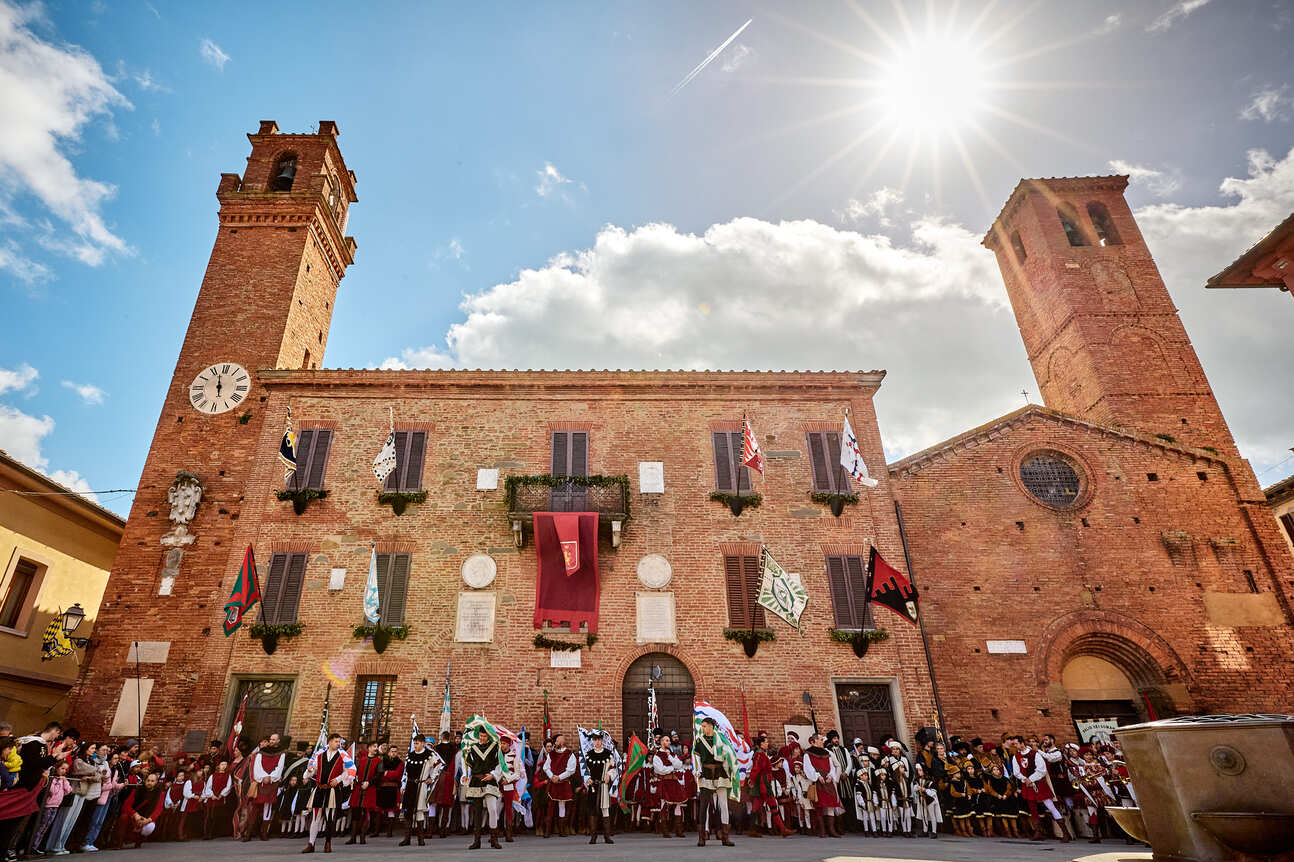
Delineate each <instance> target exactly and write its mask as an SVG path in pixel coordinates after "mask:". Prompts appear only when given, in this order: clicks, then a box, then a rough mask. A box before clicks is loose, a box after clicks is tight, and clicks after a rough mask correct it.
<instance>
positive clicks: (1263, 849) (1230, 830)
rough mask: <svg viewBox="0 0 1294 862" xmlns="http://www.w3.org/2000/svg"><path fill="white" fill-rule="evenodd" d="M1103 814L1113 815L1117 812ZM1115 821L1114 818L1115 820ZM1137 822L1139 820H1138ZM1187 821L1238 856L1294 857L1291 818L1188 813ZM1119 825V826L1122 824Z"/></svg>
mask: <svg viewBox="0 0 1294 862" xmlns="http://www.w3.org/2000/svg"><path fill="white" fill-rule="evenodd" d="M1106 810H1107V811H1110V812H1114V811H1116V810H1117V809H1114V808H1107V809H1106ZM1138 814H1140V812H1138ZM1118 819H1119V818H1118V817H1117V816H1116V817H1115V820H1118ZM1137 819H1138V820H1140V819H1141V818H1140V816H1138V818H1137ZM1191 819H1192V820H1194V821H1195V822H1196V823H1198V824H1200V827H1201V828H1203V829H1204V830H1205V831H1206V832H1208V833H1209V834H1210V835H1212V836H1213V837H1214V838H1216V839H1218V841H1220V842H1222V843H1223V844H1225V845H1226V846H1227V847H1228V848H1230V849H1231V850H1235V851H1237V852H1239V853H1246V854H1248V855H1250V856H1278V855H1283V854H1287V853H1294V814H1286V813H1282V812H1278V811H1192V812H1191ZM1119 825H1121V826H1122V825H1123V824H1122V822H1120V824H1119Z"/></svg>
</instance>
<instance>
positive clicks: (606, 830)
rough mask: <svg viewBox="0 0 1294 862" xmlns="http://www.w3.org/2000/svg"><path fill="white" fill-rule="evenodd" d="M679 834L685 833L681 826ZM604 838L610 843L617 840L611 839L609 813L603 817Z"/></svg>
mask: <svg viewBox="0 0 1294 862" xmlns="http://www.w3.org/2000/svg"><path fill="white" fill-rule="evenodd" d="M678 834H679V835H680V836H682V834H683V830H682V828H680V829H679V833H678ZM602 840H603V841H605V842H606V843H608V844H614V843H616V842H614V841H612V840H611V815H609V814H607V815H604V816H603V817H602Z"/></svg>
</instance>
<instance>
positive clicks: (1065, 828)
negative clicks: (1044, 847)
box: [1056, 817, 1074, 844]
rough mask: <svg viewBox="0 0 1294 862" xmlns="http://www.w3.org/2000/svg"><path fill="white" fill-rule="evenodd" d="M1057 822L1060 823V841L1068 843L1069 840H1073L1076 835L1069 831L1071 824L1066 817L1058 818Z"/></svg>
mask: <svg viewBox="0 0 1294 862" xmlns="http://www.w3.org/2000/svg"><path fill="white" fill-rule="evenodd" d="M1056 822H1057V823H1058V824H1059V825H1060V843H1061V844H1068V843H1069V842H1071V841H1073V840H1074V835H1073V833H1071V832H1070V831H1069V824H1068V823H1066V822H1065V819H1064V818H1063V817H1062V818H1061V819H1060V820H1057V821H1056Z"/></svg>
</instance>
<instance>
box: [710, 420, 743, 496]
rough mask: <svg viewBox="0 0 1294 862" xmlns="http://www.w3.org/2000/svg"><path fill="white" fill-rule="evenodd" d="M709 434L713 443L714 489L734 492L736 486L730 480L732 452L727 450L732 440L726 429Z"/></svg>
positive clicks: (729, 492)
mask: <svg viewBox="0 0 1294 862" xmlns="http://www.w3.org/2000/svg"><path fill="white" fill-rule="evenodd" d="M710 436H711V438H712V443H713V445H714V489H715V490H716V491H723V492H725V493H728V494H731V493H734V492H735V491H736V490H737V488H736V486H735V485H734V484H733V481H732V454H731V452H730V451H729V447H730V444H731V442H732V441H731V440H730V438H729V436H728V432H726V431H715V432H714V433H713V434H711V435H710Z"/></svg>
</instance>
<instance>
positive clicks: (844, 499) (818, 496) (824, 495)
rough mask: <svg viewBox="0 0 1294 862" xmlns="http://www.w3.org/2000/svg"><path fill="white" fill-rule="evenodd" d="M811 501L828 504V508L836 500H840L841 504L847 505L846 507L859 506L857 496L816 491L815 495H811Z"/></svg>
mask: <svg viewBox="0 0 1294 862" xmlns="http://www.w3.org/2000/svg"><path fill="white" fill-rule="evenodd" d="M809 499H810V500H812V501H813V502H815V503H826V504H827V505H828V506H830V505H831V504H832V503H834V502H835V501H836V500H839V501H840V502H841V503H843V504H845V505H846V506H857V505H858V495H857V494H836V493H832V492H828V491H814V492H813V493H811V494H809Z"/></svg>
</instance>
